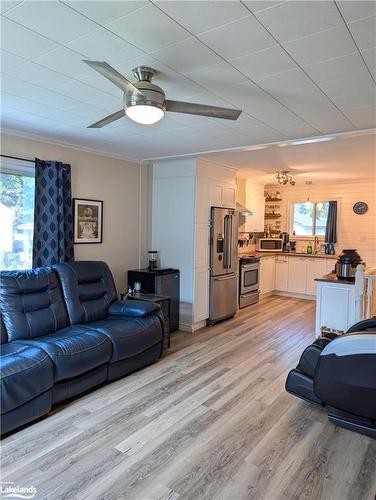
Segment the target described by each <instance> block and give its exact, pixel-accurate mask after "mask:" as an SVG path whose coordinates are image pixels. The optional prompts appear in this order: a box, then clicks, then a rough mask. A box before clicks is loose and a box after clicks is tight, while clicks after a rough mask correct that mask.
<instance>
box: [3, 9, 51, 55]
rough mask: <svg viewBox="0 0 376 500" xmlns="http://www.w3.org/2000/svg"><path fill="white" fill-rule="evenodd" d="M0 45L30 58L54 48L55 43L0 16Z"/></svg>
mask: <svg viewBox="0 0 376 500" xmlns="http://www.w3.org/2000/svg"><path fill="white" fill-rule="evenodd" d="M1 46H2V48H3V49H5V50H8V51H9V52H12V53H13V54H16V55H18V56H21V57H24V58H26V59H32V58H33V57H38V56H40V55H41V54H45V53H46V52H48V51H50V50H52V49H54V48H56V47H57V44H56V43H55V42H53V41H51V40H48V39H47V38H45V37H43V36H41V35H39V34H38V33H34V32H33V31H31V30H29V29H27V28H25V27H24V26H20V25H19V24H17V23H15V22H13V21H11V20H10V19H7V18H6V17H2V18H1Z"/></svg>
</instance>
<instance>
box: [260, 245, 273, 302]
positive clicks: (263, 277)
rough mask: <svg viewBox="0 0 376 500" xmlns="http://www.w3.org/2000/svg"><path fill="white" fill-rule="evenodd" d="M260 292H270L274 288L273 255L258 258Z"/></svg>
mask: <svg viewBox="0 0 376 500" xmlns="http://www.w3.org/2000/svg"><path fill="white" fill-rule="evenodd" d="M259 289H260V294H261V295H263V294H265V293H269V292H272V291H273V290H274V289H275V257H274V255H273V256H269V257H262V258H261V259H260V284H259Z"/></svg>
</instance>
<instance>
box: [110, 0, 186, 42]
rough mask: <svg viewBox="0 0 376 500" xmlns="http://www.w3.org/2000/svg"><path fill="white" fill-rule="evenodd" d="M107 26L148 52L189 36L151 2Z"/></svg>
mask: <svg viewBox="0 0 376 500" xmlns="http://www.w3.org/2000/svg"><path fill="white" fill-rule="evenodd" d="M106 27H107V28H108V29H109V30H111V31H113V32H114V33H116V34H117V35H119V36H121V37H122V38H124V39H125V40H127V41H128V42H130V43H132V44H134V45H136V46H137V47H139V48H140V49H142V50H145V51H146V52H153V51H155V50H158V49H161V48H162V47H166V46H168V45H171V44H173V43H176V42H179V41H180V40H184V38H188V37H189V33H188V32H187V31H186V30H185V29H183V28H181V27H180V26H179V25H178V24H177V23H175V21H173V20H172V19H170V18H169V17H168V16H166V15H165V14H164V13H163V12H161V11H160V10H159V9H158V8H157V7H156V6H155V5H152V4H149V5H146V6H145V7H142V8H141V9H138V10H136V11H134V12H132V13H131V14H128V15H127V16H123V17H121V18H118V19H117V20H116V21H112V22H111V23H108V24H106Z"/></svg>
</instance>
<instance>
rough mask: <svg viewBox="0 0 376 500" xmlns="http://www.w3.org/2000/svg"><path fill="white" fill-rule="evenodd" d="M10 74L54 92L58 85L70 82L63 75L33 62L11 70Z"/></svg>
mask: <svg viewBox="0 0 376 500" xmlns="http://www.w3.org/2000/svg"><path fill="white" fill-rule="evenodd" d="M9 74H10V75H11V76H14V77H15V78H19V79H20V80H22V79H24V80H27V81H28V82H29V83H33V84H34V85H39V86H40V87H44V88H46V89H51V90H54V89H55V87H56V85H60V84H62V83H68V82H69V78H68V77H66V76H64V75H62V74H61V73H57V72H56V71H53V70H50V69H48V68H45V67H44V66H40V65H39V64H36V63H34V62H32V61H30V62H27V63H25V64H23V65H22V66H18V67H17V68H14V69H12V70H10V71H9Z"/></svg>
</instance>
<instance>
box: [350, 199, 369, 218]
mask: <svg viewBox="0 0 376 500" xmlns="http://www.w3.org/2000/svg"><path fill="white" fill-rule="evenodd" d="M353 210H354V213H356V215H364V214H365V213H366V212H367V210H368V205H367V203H366V202H365V201H357V202H356V203H355V205H354V206H353Z"/></svg>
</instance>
